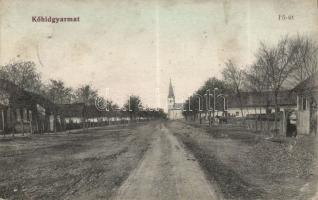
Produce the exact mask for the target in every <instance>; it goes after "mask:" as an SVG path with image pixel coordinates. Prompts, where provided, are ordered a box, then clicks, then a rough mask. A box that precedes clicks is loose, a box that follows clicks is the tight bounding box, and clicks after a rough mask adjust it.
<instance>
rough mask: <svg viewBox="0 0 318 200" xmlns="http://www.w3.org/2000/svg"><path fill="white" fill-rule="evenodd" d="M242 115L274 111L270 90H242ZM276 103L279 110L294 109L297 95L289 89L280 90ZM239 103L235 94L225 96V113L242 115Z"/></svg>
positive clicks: (272, 95) (272, 96)
mask: <svg viewBox="0 0 318 200" xmlns="http://www.w3.org/2000/svg"><path fill="white" fill-rule="evenodd" d="M241 100H242V102H241V103H242V108H243V117H245V116H246V115H248V114H266V113H274V112H275V101H274V94H273V92H271V91H267V92H263V93H261V94H259V93H257V92H242V93H241ZM277 100H278V105H279V108H280V110H281V111H284V110H296V108H297V97H296V95H295V93H293V92H292V91H290V90H284V91H280V92H279V94H278V99H277ZM241 103H240V101H239V98H238V97H237V95H230V96H229V97H228V98H227V113H228V115H231V116H236V117H242V113H241Z"/></svg>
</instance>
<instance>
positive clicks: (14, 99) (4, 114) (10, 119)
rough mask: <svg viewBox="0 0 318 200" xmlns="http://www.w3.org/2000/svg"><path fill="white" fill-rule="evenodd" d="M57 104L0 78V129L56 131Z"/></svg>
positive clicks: (3, 131) (10, 131)
mask: <svg viewBox="0 0 318 200" xmlns="http://www.w3.org/2000/svg"><path fill="white" fill-rule="evenodd" d="M59 123H60V116H59V115H58V113H57V106H56V105H55V104H53V103H52V102H50V101H49V100H47V99H46V98H44V97H42V96H41V95H38V94H35V93H32V92H28V91H25V90H22V89H21V88H19V87H17V86H16V85H15V84H13V83H12V82H10V81H7V80H3V79H0V124H1V125H0V128H1V129H0V131H1V132H2V133H26V132H29V133H43V132H53V131H57V129H58V127H60V126H58V124H59Z"/></svg>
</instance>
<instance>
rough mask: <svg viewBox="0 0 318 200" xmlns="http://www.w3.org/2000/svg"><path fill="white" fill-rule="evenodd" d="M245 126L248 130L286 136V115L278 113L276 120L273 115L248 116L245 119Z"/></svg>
mask: <svg viewBox="0 0 318 200" xmlns="http://www.w3.org/2000/svg"><path fill="white" fill-rule="evenodd" d="M275 120H276V123H275ZM245 126H246V128H247V129H249V130H254V131H260V132H268V133H276V134H279V135H286V126H287V120H286V113H285V112H280V113H278V114H277V117H276V118H275V114H250V115H247V116H246V118H245Z"/></svg>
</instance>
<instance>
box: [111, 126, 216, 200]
mask: <svg viewBox="0 0 318 200" xmlns="http://www.w3.org/2000/svg"><path fill="white" fill-rule="evenodd" d="M154 137H155V138H154V140H153V142H152V145H151V147H150V148H149V149H148V151H147V152H146V153H145V155H144V158H143V160H142V161H141V162H140V164H139V167H137V168H136V169H135V170H134V171H133V172H132V173H131V174H130V176H129V177H128V179H127V180H126V181H125V182H124V183H123V185H122V186H121V187H120V188H119V190H118V191H117V194H116V195H115V196H114V197H113V199H116V200H130V199H138V200H143V199H144V200H151V199H163V200H164V199H182V200H186V199H200V200H205V199H209V200H213V199H220V196H218V195H217V193H216V192H215V190H214V189H213V187H212V185H211V184H210V183H209V182H208V181H207V180H206V178H205V176H204V173H203V172H202V170H201V168H200V167H199V165H198V163H197V161H196V160H195V159H194V157H193V156H192V155H190V154H189V153H188V152H187V151H186V150H185V149H184V147H183V145H181V144H180V143H179V142H178V140H177V139H176V137H175V136H174V135H173V134H172V133H171V132H170V131H169V130H168V129H167V128H166V127H165V126H164V124H158V125H157V127H156V128H155V134H154Z"/></svg>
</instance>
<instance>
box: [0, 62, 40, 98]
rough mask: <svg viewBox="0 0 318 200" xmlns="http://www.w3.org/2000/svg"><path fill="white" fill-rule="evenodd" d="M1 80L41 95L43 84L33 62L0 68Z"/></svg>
mask: <svg viewBox="0 0 318 200" xmlns="http://www.w3.org/2000/svg"><path fill="white" fill-rule="evenodd" d="M0 78H1V79H6V80H9V81H11V82H13V83H14V84H16V85H17V86H18V87H20V88H22V89H24V90H27V91H30V92H35V93H40V90H41V87H42V83H41V80H40V74H39V73H38V72H37V71H36V68H35V63H34V62H31V61H21V62H13V63H9V64H7V65H4V66H1V67H0Z"/></svg>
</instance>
